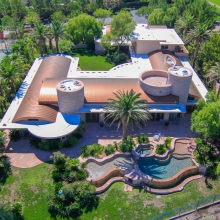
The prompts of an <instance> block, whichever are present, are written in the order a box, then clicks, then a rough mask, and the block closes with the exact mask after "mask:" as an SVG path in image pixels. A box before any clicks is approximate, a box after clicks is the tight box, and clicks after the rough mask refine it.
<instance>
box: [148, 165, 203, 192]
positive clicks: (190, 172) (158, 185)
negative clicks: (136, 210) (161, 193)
mask: <svg viewBox="0 0 220 220" xmlns="http://www.w3.org/2000/svg"><path fill="white" fill-rule="evenodd" d="M197 174H199V169H198V167H197V166H191V167H187V168H185V169H183V170H181V171H180V172H178V173H177V174H176V175H174V176H173V177H171V178H167V179H162V180H160V179H154V178H152V179H151V181H149V182H148V183H147V185H148V186H149V187H151V188H155V189H168V188H172V187H174V186H176V185H178V184H179V183H181V182H182V181H183V180H185V179H186V178H188V177H190V176H194V175H197Z"/></svg>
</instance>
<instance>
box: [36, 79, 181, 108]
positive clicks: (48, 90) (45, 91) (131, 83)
mask: <svg viewBox="0 0 220 220" xmlns="http://www.w3.org/2000/svg"><path fill="white" fill-rule="evenodd" d="M60 80H61V78H59V79H55V78H53V79H46V80H45V81H44V83H43V85H42V88H41V91H40V96H39V103H44V104H48V103H50V104H58V99H57V92H56V85H57V83H58V82H60ZM77 80H80V81H82V82H83V83H84V96H85V103H108V102H109V101H108V99H109V98H113V99H114V98H115V95H114V94H113V92H117V91H119V90H124V91H130V90H131V89H133V90H134V91H135V92H137V93H141V96H140V98H141V99H145V100H146V101H147V102H148V103H154V104H177V103H179V97H178V96H175V95H172V94H170V95H167V96H153V95H150V94H147V93H146V92H144V91H143V90H142V88H141V87H140V86H139V84H138V80H137V79H124V78H77Z"/></svg>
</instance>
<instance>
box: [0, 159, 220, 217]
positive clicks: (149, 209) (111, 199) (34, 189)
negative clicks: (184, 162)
mask: <svg viewBox="0 0 220 220" xmlns="http://www.w3.org/2000/svg"><path fill="white" fill-rule="evenodd" d="M12 171H13V175H11V176H10V177H9V178H8V179H7V181H6V183H5V184H2V185H1V191H0V200H1V201H20V202H22V204H23V206H24V217H25V220H39V219H43V220H44V219H45V220H46V219H47V220H49V219H52V218H51V217H50V214H49V213H48V211H47V199H46V198H47V195H48V193H49V192H50V191H51V190H52V180H51V171H52V165H51V164H50V163H43V164H41V165H38V166H36V167H33V168H29V169H19V168H15V167H12ZM210 182H211V184H212V185H213V189H208V188H206V186H205V183H204V180H199V181H194V182H191V183H189V184H188V185H187V186H186V187H185V189H184V190H183V191H182V192H180V193H174V194H171V195H166V196H162V198H160V199H157V198H156V195H153V194H150V193H146V192H144V190H139V189H135V190H133V191H132V192H128V193H127V192H124V191H123V189H122V186H123V183H115V184H113V185H112V186H111V187H110V189H109V190H108V191H106V192H105V193H103V194H101V195H99V198H100V200H99V206H98V208H97V210H93V211H92V212H89V213H84V214H83V216H82V217H81V219H85V220H87V219H88V220H93V219H102V220H104V219H114V220H117V219H119V220H121V219H148V218H150V217H154V216H157V215H158V214H160V213H162V212H163V211H169V210H171V209H175V208H178V207H181V206H183V205H187V204H189V203H192V202H195V201H197V200H198V199H201V198H204V197H207V196H209V195H214V194H216V193H220V185H219V184H218V181H214V182H213V181H210ZM57 219H59V218H57Z"/></svg>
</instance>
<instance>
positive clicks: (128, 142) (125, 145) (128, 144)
mask: <svg viewBox="0 0 220 220" xmlns="http://www.w3.org/2000/svg"><path fill="white" fill-rule="evenodd" d="M134 146H135V143H134V141H133V139H132V138H131V137H128V138H127V139H123V140H122V143H121V144H120V145H119V149H120V151H121V152H131V151H132V149H133V147H134Z"/></svg>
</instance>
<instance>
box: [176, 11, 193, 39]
mask: <svg viewBox="0 0 220 220" xmlns="http://www.w3.org/2000/svg"><path fill="white" fill-rule="evenodd" d="M194 21H195V19H194V17H193V16H192V15H191V14H189V13H187V14H186V15H185V16H183V17H181V18H179V19H178V20H177V21H176V23H175V29H176V30H177V32H179V34H181V35H182V36H183V37H184V38H185V37H186V35H187V33H188V32H189V30H191V29H192V28H193V26H194Z"/></svg>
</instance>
